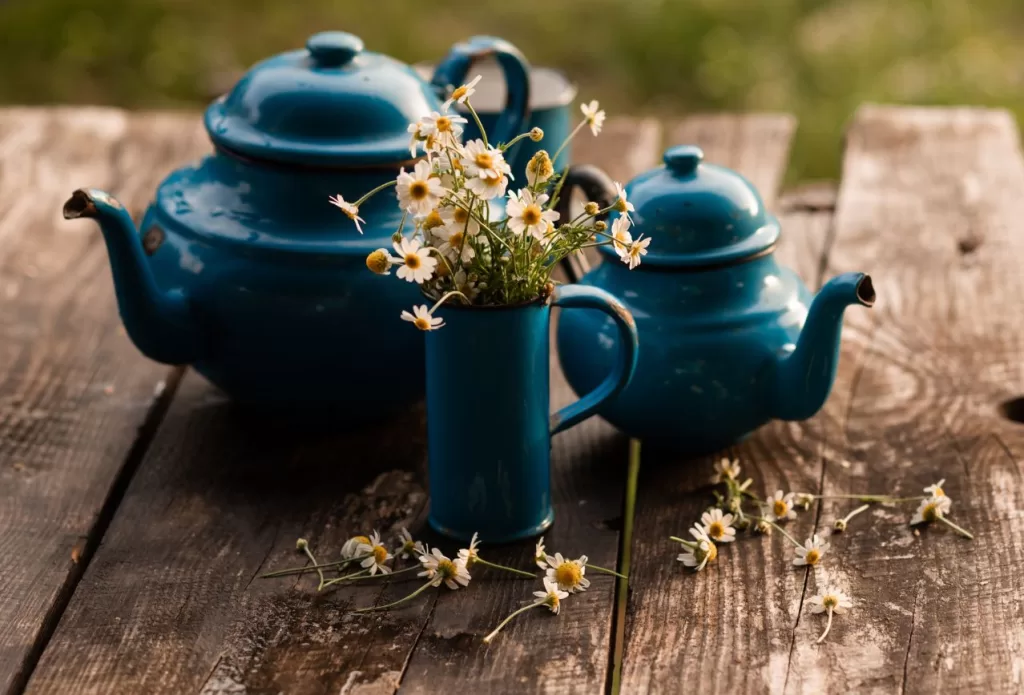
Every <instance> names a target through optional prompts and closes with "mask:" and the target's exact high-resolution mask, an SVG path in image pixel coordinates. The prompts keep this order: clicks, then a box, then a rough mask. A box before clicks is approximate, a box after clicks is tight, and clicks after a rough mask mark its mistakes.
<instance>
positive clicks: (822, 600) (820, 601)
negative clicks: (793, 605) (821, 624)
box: [807, 588, 853, 644]
mask: <svg viewBox="0 0 1024 695" xmlns="http://www.w3.org/2000/svg"><path fill="white" fill-rule="evenodd" d="M807 605H809V606H810V608H811V613H825V612H827V613H828V622H827V623H826V624H825V631H824V632H822V633H821V636H820V637H818V639H817V641H816V642H815V644H821V642H822V641H823V640H824V639H825V636H826V635H828V632H829V630H831V629H832V614H833V613H836V614H842V613H845V612H846V611H847V610H848V609H850V608H853V601H852V600H851V599H850V597H849V596H847V595H846V594H844V593H843V592H842V591H839V590H838V589H832V588H828V589H825V590H824V591H822V592H821V593H820V594H817V595H815V596H812V597H810V598H809V599H807Z"/></svg>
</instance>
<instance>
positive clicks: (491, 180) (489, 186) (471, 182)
mask: <svg viewBox="0 0 1024 695" xmlns="http://www.w3.org/2000/svg"><path fill="white" fill-rule="evenodd" d="M466 188H467V189H468V190H469V191H471V192H472V193H475V194H476V195H477V196H479V197H480V198H481V199H482V200H493V199H495V198H500V197H501V196H503V195H505V190H506V189H507V188H508V176H505V175H504V174H502V175H500V176H492V175H491V174H489V173H483V174H481V175H480V176H474V177H472V178H467V179H466Z"/></svg>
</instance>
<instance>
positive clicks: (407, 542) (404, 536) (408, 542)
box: [395, 526, 427, 560]
mask: <svg viewBox="0 0 1024 695" xmlns="http://www.w3.org/2000/svg"><path fill="white" fill-rule="evenodd" d="M398 540H399V542H400V543H401V545H399V546H398V548H397V549H396V550H395V555H396V556H398V557H399V558H401V559H403V560H406V559H408V558H410V557H419V556H420V555H426V554H427V549H426V546H425V545H423V544H422V543H420V542H419V541H417V540H413V537H412V534H411V533H409V529H407V528H405V527H404V526H403V527H402V528H401V529H399V531H398Z"/></svg>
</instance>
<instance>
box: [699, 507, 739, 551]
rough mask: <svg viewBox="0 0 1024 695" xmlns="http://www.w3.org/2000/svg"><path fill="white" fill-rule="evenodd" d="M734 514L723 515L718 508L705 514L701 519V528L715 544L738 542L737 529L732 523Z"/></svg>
mask: <svg viewBox="0 0 1024 695" xmlns="http://www.w3.org/2000/svg"><path fill="white" fill-rule="evenodd" d="M734 519H735V517H734V516H733V515H732V514H723V513H722V510H721V509H718V508H717V507H716V508H714V509H710V510H708V511H706V512H704V513H703V514H702V515H701V517H700V527H701V528H702V529H703V530H704V533H706V534H707V536H708V538H710V539H711V540H712V541H714V542H715V543H732V542H733V541H734V540H736V529H735V528H733V525H732V522H733V520H734Z"/></svg>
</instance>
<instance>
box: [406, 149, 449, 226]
mask: <svg viewBox="0 0 1024 695" xmlns="http://www.w3.org/2000/svg"><path fill="white" fill-rule="evenodd" d="M397 195H398V204H399V205H400V206H401V207H402V209H403V210H405V211H406V212H408V213H409V214H410V215H415V216H417V217H425V216H427V215H429V214H430V211H431V210H433V209H434V208H436V207H437V204H438V203H439V202H441V196H443V195H444V186H442V185H441V179H439V178H438V177H436V176H434V175H433V171H431V165H430V162H427V161H419V162H416V166H415V167H413V170H412V173H409V172H407V171H406V170H405V169H402V171H401V173H399V174H398V186H397Z"/></svg>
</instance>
